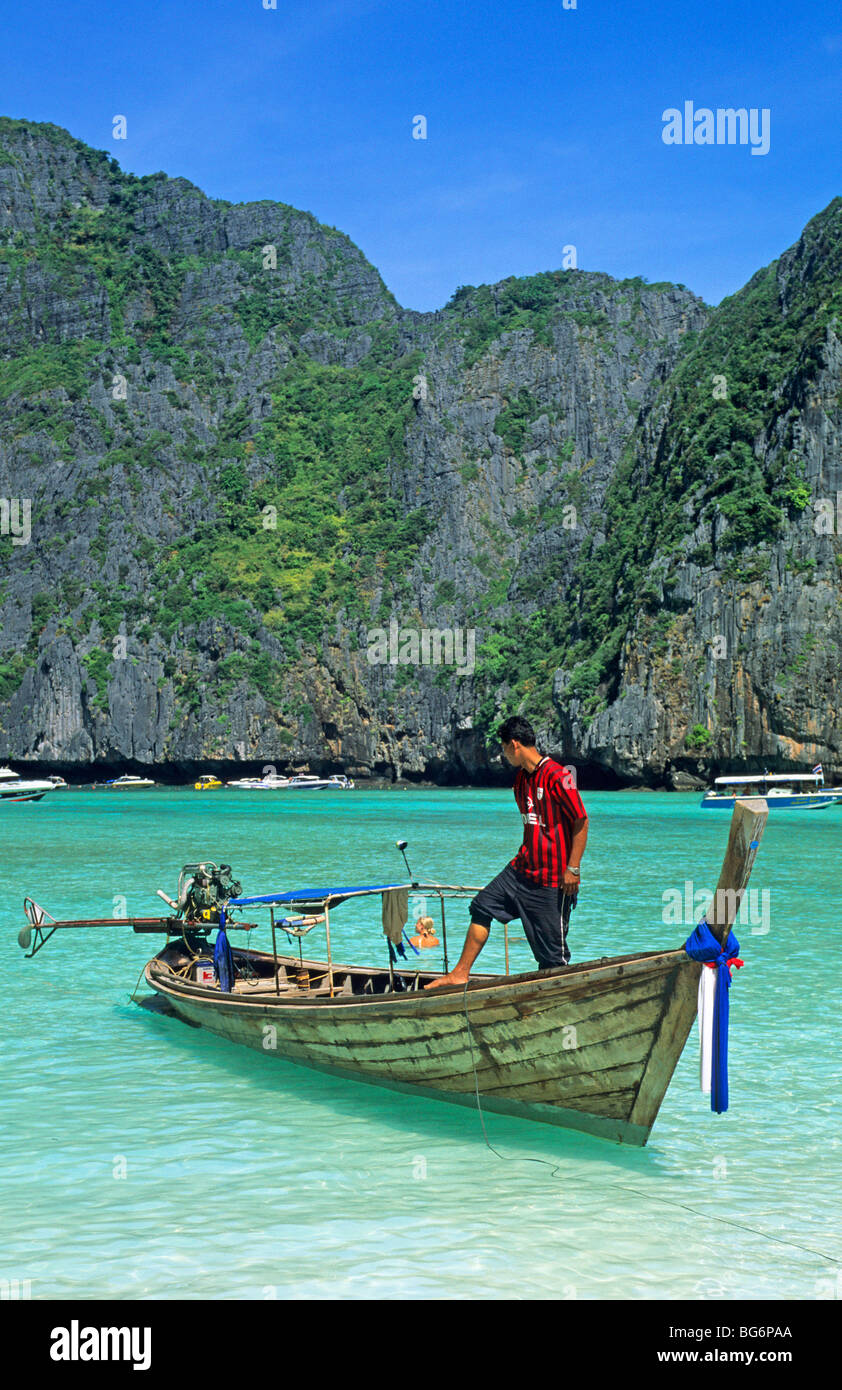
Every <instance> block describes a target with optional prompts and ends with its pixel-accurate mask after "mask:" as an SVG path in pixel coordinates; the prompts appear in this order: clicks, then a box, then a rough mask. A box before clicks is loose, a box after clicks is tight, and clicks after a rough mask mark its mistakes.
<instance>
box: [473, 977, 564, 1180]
mask: <svg viewBox="0 0 842 1390" xmlns="http://www.w3.org/2000/svg"><path fill="white" fill-rule="evenodd" d="M462 1008H463V1009H464V1010H465V1027H466V1028H467V1030H468V1042H469V1044H470V1047H471V1066H472V1067H473V1069H474V1091H475V1093H476V1098H477V1112H478V1114H479V1122H480V1124H481V1125H482V1137H483V1139H484V1140H485V1142H486V1144H487V1146H488V1148H489V1149H490V1150H491V1152H492V1153H493V1154H496V1155H497V1157H498V1158H502V1159H503V1161H504V1162H506V1163H517V1162H518V1159H517V1157H516V1156H515V1155H514V1154H501V1153H500V1151H499V1149H495V1147H494V1145H493V1144H492V1143H491V1141H490V1139H489V1137H488V1131H487V1129H486V1128H485V1116H484V1115H483V1113H482V1105H481V1104H480V1098H479V1077H478V1076H477V1064H476V1062H475V1061H474V1039H473V1031H472V1029H471V1020H470V1019H469V1018H468V981H467V980H466V981H465V988H464V989H463V991H462ZM520 1161H521V1162H523V1163H543V1165H544V1167H545V1168H552V1170H553V1171H552V1172H551V1173H550V1177H551V1178H554V1177H555V1175H556V1173H560V1172H561V1168H560V1166H559V1165H558V1164H554V1163H550V1162H549V1161H548V1160H547V1159H546V1158H527V1157H526V1156H524V1157H523V1158H522V1159H521V1160H520Z"/></svg>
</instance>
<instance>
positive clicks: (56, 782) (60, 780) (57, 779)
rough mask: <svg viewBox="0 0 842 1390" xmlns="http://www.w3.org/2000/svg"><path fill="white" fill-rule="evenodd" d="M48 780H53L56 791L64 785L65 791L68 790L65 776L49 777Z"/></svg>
mask: <svg viewBox="0 0 842 1390" xmlns="http://www.w3.org/2000/svg"><path fill="white" fill-rule="evenodd" d="M47 781H48V782H52V784H53V787H54V788H55V790H56V791H59V790H60V789H61V788H62V787H64V789H65V791H66V790H67V783H66V782H65V780H64V778H63V777H55V776H53V777H48V778H47Z"/></svg>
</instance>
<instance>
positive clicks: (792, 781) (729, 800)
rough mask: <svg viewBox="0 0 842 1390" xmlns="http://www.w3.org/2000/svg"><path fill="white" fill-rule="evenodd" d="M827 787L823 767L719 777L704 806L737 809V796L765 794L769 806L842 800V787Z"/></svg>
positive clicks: (814, 806)
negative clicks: (810, 770)
mask: <svg viewBox="0 0 842 1390" xmlns="http://www.w3.org/2000/svg"><path fill="white" fill-rule="evenodd" d="M823 788H824V773H823V772H822V769H821V767H819V768H816V769H815V770H814V771H813V772H764V773H763V774H762V775H760V776H757V775H752V776H745V777H717V778H716V781H715V782H714V784H713V786H712V787H711V788H710V790H709V791H706V792H705V794H704V796H703V797H702V803H701V804H702V806H707V807H714V808H715V809H720V808H721V809H722V810H724V811H730V810H733V807H734V802H735V801H736V799H737V797H745V796H762V797H764V798H765V800H766V803H767V805H768V806H769V809H770V810H771V809H772V807H775V808H776V809H777V810H795V809H797V808H798V807H801V809H802V810H805V811H821V810H822V809H823V808H824V807H825V806H832V805H833V804H834V803H835V802H838V801H842V787H827V788H826V789H824V790H822V789H823Z"/></svg>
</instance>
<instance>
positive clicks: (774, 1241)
mask: <svg viewBox="0 0 842 1390" xmlns="http://www.w3.org/2000/svg"><path fill="white" fill-rule="evenodd" d="M462 1007H463V1009H464V1011H465V1026H466V1028H467V1030H468V1042H469V1043H470V1047H471V1066H472V1067H473V1071H474V1091H475V1093H476V1100H477V1112H478V1114H479V1120H480V1124H481V1125H482V1137H483V1139H484V1140H485V1142H486V1145H487V1146H488V1148H489V1149H490V1150H491V1152H492V1153H493V1154H496V1156H497V1158H500V1159H502V1160H503V1161H504V1163H542V1164H543V1165H544V1167H545V1168H552V1172H551V1173H550V1177H551V1178H554V1177H555V1175H556V1173H560V1172H561V1168H560V1167H559V1166H558V1165H557V1164H553V1163H550V1162H549V1160H548V1159H546V1158H528V1157H526V1156H525V1155H519V1154H501V1153H500V1151H499V1149H495V1147H494V1145H493V1144H492V1143H491V1141H490V1140H489V1138H488V1131H487V1130H486V1127H485V1116H484V1115H483V1113H482V1104H481V1102H480V1098H479V1077H478V1076H477V1067H476V1062H475V1061H474V1042H473V1036H472V1029H471V1021H470V1019H469V1018H468V982H467V980H466V981H465V988H464V990H463V992H462ZM589 1186H591V1187H593V1188H595V1189H596V1190H597V1191H600V1190H601V1191H603V1192H606V1191H611V1190H614V1191H621V1192H632V1193H634V1195H635V1196H636V1197H643V1198H644V1200H645V1201H648V1202H658V1204H659V1205H660V1204H661V1203H663V1202H667V1203H668V1204H669V1205H670V1206H673V1207H680V1208H681V1210H682V1211H689V1212H691V1213H692V1214H693V1216H699V1217H701V1218H702V1220H703V1221H718V1222H719V1223H720V1225H722V1226H734V1227H736V1228H737V1229H738V1230H740V1231H748V1232H749V1233H750V1234H751V1235H755V1236H759V1237H760V1239H761V1240H767V1241H769V1243H770V1244H771V1245H785V1246H787V1247H788V1248H789V1249H791V1250H803V1251H804V1253H805V1254H806V1255H814V1256H815V1258H816V1259H818V1260H826V1261H827V1262H828V1264H831V1265H834V1266H838V1265H839V1262H840V1261H839V1256H834V1255H826V1254H825V1253H824V1252H823V1251H822V1250H811V1249H810V1247H809V1246H807V1245H800V1244H799V1243H798V1241H794V1240H781V1239H780V1237H779V1236H770V1235H767V1234H766V1232H765V1231H759V1230H758V1229H757V1227H756V1226H746V1225H745V1223H744V1222H742V1221H731V1220H729V1219H728V1218H727V1217H725V1216H715V1215H713V1214H712V1213H711V1212H707V1211H699V1210H698V1209H697V1208H696V1207H689V1206H688V1205H687V1204H686V1202H676V1201H675V1200H674V1199H673V1198H672V1197H664V1196H661V1195H660V1194H659V1195H657V1196H655V1195H654V1194H651V1193H649V1192H641V1191H640V1190H639V1189H638V1188H636V1187H629V1186H628V1185H627V1184H626V1183H620V1182H612V1183H591V1184H589Z"/></svg>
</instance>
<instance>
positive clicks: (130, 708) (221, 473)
mask: <svg viewBox="0 0 842 1390" xmlns="http://www.w3.org/2000/svg"><path fill="white" fill-rule="evenodd" d="M840 246H842V214H841V213H840V203H839V200H837V201H836V202H835V203H833V204H831V207H830V208H829V209H827V210H826V212H825V213H824V214H822V215H821V216H820V217H819V218H817V219H815V220H814V222H813V223H811V224H810V226H809V227H808V228H807V229H806V231H805V233H804V236H803V237H802V239H801V241H800V242H799V244H798V246H796V247H795V248H793V249H792V250H791V251H790V252H787V253H786V255H784V256H783V257H782V258H781V260H780V261H779V262H778V263H777V264H776V265H775V266H774V267H771V268H769V269H768V270H767V271H764V272H760V273H759V275H758V276H756V277H755V279H754V280H753V281H752V282H751V284H750V285H749V286H747V287H746V289H745V290H744V291H741V293H740V295H737V296H734V297H733V299H732V300H730V301H726V303H725V304H724V305H723V306H720V308H719V309H718V310H715V311H712V310H710V309H708V308H706V307H705V306H704V305H703V304H702V303H701V301H700V300H699V299H698V298H696V297H695V296H694V295H693V294H691V293H690V292H689V291H688V290H686V289H685V288H683V287H680V286H674V285H647V284H645V283H644V282H642V281H640V280H633V281H623V282H617V281H614V280H611V279H610V278H609V277H607V276H604V275H599V274H591V273H584V272H580V271H576V270H569V271H563V272H553V273H548V274H546V275H540V276H534V277H531V278H529V279H526V280H514V279H513V280H508V281H503V282H502V283H501V284H499V285H495V286H481V287H479V288H474V287H466V288H464V289H462V290H460V291H458V292H457V294H456V295H455V296H454V298H453V299H452V300H451V302H450V303H449V304H448V305H447V306H446V307H445V308H444V309H443V310H441V311H440V312H438V313H434V314H417V313H412V312H409V311H406V310H402V309H401V308H400V306H398V305H397V304H396V303H395V301H394V299H393V297H392V296H391V295H390V294H389V292H388V291H387V290H386V288H385V286H384V285H383V283H382V281H381V279H380V277H379V276H378V275H377V272H376V271H375V270H374V269H373V268H372V267H371V266H370V265H369V264H368V263H367V262H366V260H365V258H364V257H363V255H362V254H361V253H360V251H359V250H358V249H357V248H356V247H355V246H353V244H352V243H351V242H350V241H349V240H348V239H347V238H346V237H344V236H343V235H342V234H341V233H339V232H337V231H335V230H334V229H332V228H327V227H324V226H321V225H320V224H319V223H317V222H316V221H315V219H314V218H312V217H311V216H310V215H309V214H307V213H302V212H298V211H296V210H295V209H293V208H289V207H286V206H284V205H282V204H277V203H270V202H263V203H255V204H246V205H237V206H232V205H230V204H226V203H222V202H219V201H214V200H212V199H209V198H206V197H205V196H204V195H203V194H202V193H201V192H200V191H199V190H198V189H196V188H194V187H193V186H192V185H190V184H189V183H187V182H186V181H185V180H183V179H168V178H167V177H166V176H164V175H153V176H151V177H149V178H145V179H135V178H133V177H131V176H128V175H125V174H123V173H122V172H121V171H120V169H119V167H118V166H117V165H116V163H115V162H114V161H113V160H110V159H109V158H108V156H106V155H104V154H101V153H100V152H97V151H93V150H90V149H88V148H87V147H86V146H84V145H82V144H80V143H79V142H77V141H74V140H73V139H72V138H71V137H70V136H69V135H68V134H67V133H66V132H65V131H62V130H60V129H58V128H57V127H53V126H43V125H36V124H31V123H27V122H15V121H6V120H0V325H2V330H3V331H2V343H1V344H0V353H1V354H2V356H0V501H2V502H3V511H2V517H0V520H2V534H0V558H1V559H2V572H0V573H1V575H2V577H1V578H0V758H2V759H7V758H14V759H20V760H41V761H43V762H49V763H52V764H53V765H55V766H56V767H58V768H62V769H69V768H73V767H75V766H78V765H81V764H84V765H89V764H96V765H100V766H103V765H110V766H115V765H117V764H123V763H129V764H132V765H134V766H148V765H151V764H156V765H157V766H158V767H162V768H164V769H165V770H166V769H169V770H171V771H173V772H175V771H176V770H179V771H182V772H184V771H193V770H196V769H198V768H199V767H200V766H201V767H202V768H209V769H213V768H222V767H224V766H225V765H227V764H231V763H233V762H237V763H241V762H243V761H248V762H251V763H253V764H258V765H263V764H266V763H274V764H275V765H276V766H278V767H282V768H290V767H294V768H302V767H306V766H309V767H310V768H312V769H314V770H315V769H323V768H324V769H331V770H349V771H351V772H353V773H355V774H357V775H360V774H365V773H374V774H377V775H385V776H415V777H434V778H439V779H442V780H448V779H449V780H464V779H465V778H467V777H470V778H479V779H483V778H488V777H493V776H495V775H496V765H495V760H494V758H493V754H492V755H490V754H489V750H488V747H487V734H488V731H489V729H491V728H493V725H494V722H495V720H496V719H497V717H498V716H499V715H500V714H502V713H504V712H505V713H509V712H512V711H514V710H515V709H517V708H523V709H525V710H527V711H529V712H532V713H533V714H534V716H535V720H536V723H537V724H538V725H539V727H540V731H541V739H542V741H543V742H544V743H545V744H546V745H547V746H548V747H550V748H552V749H553V750H554V751H556V752H557V753H559V754H561V755H563V757H564V759H565V761H575V762H576V763H578V764H580V765H581V766H582V767H583V773H584V776H585V779H586V780H587V779H588V777H590V778H591V779H600V778H601V779H603V780H607V781H609V782H612V781H619V782H622V781H640V780H643V781H648V782H651V783H655V784H657V783H663V782H666V783H668V784H678V785H680V784H682V782H686V780H687V779H688V778H692V777H693V776H696V775H698V774H699V773H704V774H706V773H708V772H709V771H710V770H711V769H712V768H713V767H715V766H719V765H722V764H728V765H729V766H735V767H743V766H748V767H760V766H762V765H763V764H764V763H765V764H768V765H770V766H771V765H772V764H774V765H775V766H792V765H797V766H799V767H805V766H806V767H809V766H812V763H813V762H814V761H817V760H823V761H824V763H825V765H826V767H828V768H834V767H835V768H836V769H837V771H839V772H842V744H841V743H840V728H839V722H838V718H837V713H836V711H837V709H838V704H839V701H838V694H839V691H838V683H839V677H838V671H839V639H840V635H842V633H841V631H840V614H839V605H838V593H839V576H840V564H839V559H838V557H841V556H842V548H841V547H842V543H840V541H839V539H838V536H837V532H836V518H835V513H834V516H833V524H832V526H831V525H830V522H829V520H828V519H827V516H826V513H827V509H826V508H823V506H822V505H821V503H820V499H822V498H830V499H833V501H834V505H835V498H836V492H837V490H838V491H840V493H842V475H840V453H839V442H838V433H837V432H838V428H839V405H840V399H842V397H841V396H840V392H841V391H842V381H840V363H842V357H841V356H840V344H839V339H838V337H837V310H838V307H839V296H840V288H839V287H840V285H842V261H840V250H839V248H840ZM28 508H30V509H31V517H30V520H29V522H27V515H28V510H27V509H28ZM823 517H824V518H825V520H824V521H823V520H822V518H823ZM840 520H842V518H840ZM425 657H426V661H425Z"/></svg>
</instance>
